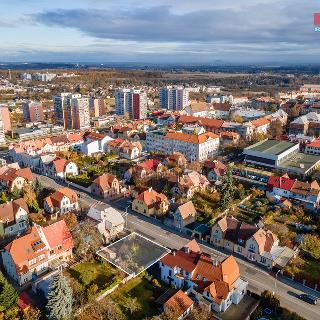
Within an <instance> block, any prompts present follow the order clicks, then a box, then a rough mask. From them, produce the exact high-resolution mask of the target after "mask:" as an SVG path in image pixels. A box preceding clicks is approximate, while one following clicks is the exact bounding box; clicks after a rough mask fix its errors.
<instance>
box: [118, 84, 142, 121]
mask: <svg viewBox="0 0 320 320" xmlns="http://www.w3.org/2000/svg"><path fill="white" fill-rule="evenodd" d="M114 96H115V105H116V107H115V109H116V114H117V115H122V116H123V115H125V114H129V116H130V117H131V118H133V119H144V118H145V117H146V112H147V105H148V99H147V94H146V93H145V92H143V91H141V90H135V89H118V90H116V91H115V93H114Z"/></svg>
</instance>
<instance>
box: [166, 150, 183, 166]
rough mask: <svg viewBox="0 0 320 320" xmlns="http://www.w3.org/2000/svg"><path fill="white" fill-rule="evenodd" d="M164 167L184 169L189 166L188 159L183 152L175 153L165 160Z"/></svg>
mask: <svg viewBox="0 0 320 320" xmlns="http://www.w3.org/2000/svg"><path fill="white" fill-rule="evenodd" d="M164 165H165V166H168V167H180V168H181V167H182V168H184V167H185V166H186V165H187V159H186V157H185V156H184V155H183V154H182V153H181V152H174V153H173V154H171V155H170V156H168V157H166V158H165V160H164Z"/></svg>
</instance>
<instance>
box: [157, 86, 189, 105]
mask: <svg viewBox="0 0 320 320" xmlns="http://www.w3.org/2000/svg"><path fill="white" fill-rule="evenodd" d="M159 100H160V107H161V108H164V109H172V110H183V109H184V108H185V107H186V106H188V105H189V92H188V91H187V90H186V89H185V88H184V87H175V86H167V87H163V88H160V90H159Z"/></svg>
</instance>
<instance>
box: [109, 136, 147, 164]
mask: <svg viewBox="0 0 320 320" xmlns="http://www.w3.org/2000/svg"><path fill="white" fill-rule="evenodd" d="M107 145H108V148H109V151H110V152H111V151H114V152H116V153H118V154H119V155H120V157H123V158H125V159H129V160H133V159H137V158H139V157H140V156H141V152H142V145H141V143H140V142H139V141H136V142H130V141H128V140H124V139H121V138H117V139H115V140H111V141H109V142H108V143H107Z"/></svg>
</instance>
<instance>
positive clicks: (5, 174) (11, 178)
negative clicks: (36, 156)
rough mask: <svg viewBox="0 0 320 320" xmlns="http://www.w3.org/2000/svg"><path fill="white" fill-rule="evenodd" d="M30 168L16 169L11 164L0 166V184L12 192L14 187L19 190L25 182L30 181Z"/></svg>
mask: <svg viewBox="0 0 320 320" xmlns="http://www.w3.org/2000/svg"><path fill="white" fill-rule="evenodd" d="M32 179H33V177H32V172H31V170H30V168H23V169H17V168H15V167H12V166H5V167H1V168H0V185H1V186H3V187H5V188H6V189H7V190H8V191H10V192H12V191H13V190H14V189H15V188H17V189H18V190H21V189H22V188H23V187H24V186H25V185H26V184H29V183H31V182H32Z"/></svg>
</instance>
